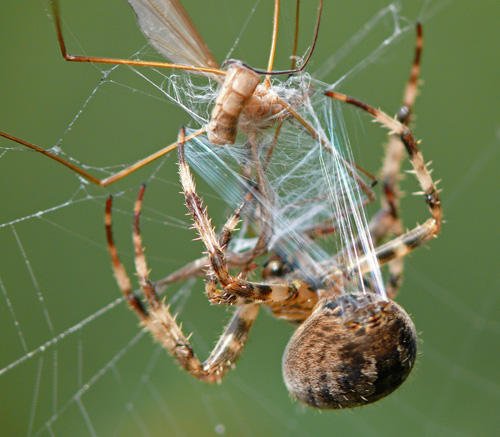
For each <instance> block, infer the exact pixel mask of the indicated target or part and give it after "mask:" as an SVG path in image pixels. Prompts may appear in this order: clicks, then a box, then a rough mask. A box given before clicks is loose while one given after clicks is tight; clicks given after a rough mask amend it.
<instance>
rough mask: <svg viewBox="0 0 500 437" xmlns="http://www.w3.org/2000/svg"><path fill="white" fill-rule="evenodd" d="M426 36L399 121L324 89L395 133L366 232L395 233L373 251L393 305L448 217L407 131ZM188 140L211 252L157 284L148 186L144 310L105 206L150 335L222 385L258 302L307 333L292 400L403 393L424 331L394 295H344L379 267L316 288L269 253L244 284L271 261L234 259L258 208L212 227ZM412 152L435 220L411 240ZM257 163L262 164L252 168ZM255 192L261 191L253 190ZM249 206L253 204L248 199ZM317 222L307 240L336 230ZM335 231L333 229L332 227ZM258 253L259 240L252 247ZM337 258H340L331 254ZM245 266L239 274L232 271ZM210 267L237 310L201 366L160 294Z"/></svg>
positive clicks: (185, 176)
mask: <svg viewBox="0 0 500 437" xmlns="http://www.w3.org/2000/svg"><path fill="white" fill-rule="evenodd" d="M421 49H422V28H421V26H420V25H417V45H416V55H415V59H414V63H413V68H412V74H411V75H410V79H409V81H408V84H407V87H406V92H405V98H404V103H403V106H402V108H401V110H400V112H399V114H398V118H397V119H393V118H391V117H389V116H388V115H387V114H385V113H384V112H382V111H381V110H378V109H375V108H373V107H372V106H369V105H367V104H365V103H363V102H361V101H359V100H356V99H354V98H352V97H349V96H346V95H344V94H340V93H336V92H333V91H327V92H325V94H326V95H327V96H329V97H331V98H333V99H337V100H341V101H343V102H346V103H349V104H352V105H355V106H357V107H359V108H361V109H362V110H364V111H366V112H368V113H369V114H370V115H371V116H372V117H374V118H375V119H376V120H377V121H379V122H380V123H381V124H382V125H383V126H384V127H385V128H387V129H389V130H390V131H391V139H390V141H389V143H388V145H387V148H386V158H385V162H384V165H383V168H382V175H381V178H382V180H383V183H384V193H385V198H384V199H383V201H382V207H381V209H380V211H379V213H377V214H376V215H375V216H374V218H373V219H372V220H371V221H370V224H369V229H370V232H371V235H372V237H373V239H374V241H375V242H376V243H377V244H378V243H379V242H381V241H382V240H384V239H386V238H387V237H388V236H390V235H394V234H396V235H397V237H396V238H393V239H392V240H390V241H388V242H386V243H384V244H382V245H379V246H377V247H376V248H375V256H376V257H377V260H378V263H379V264H380V265H382V264H385V263H388V264H389V269H390V277H389V287H388V288H389V297H390V298H393V297H394V296H395V294H396V291H397V287H398V286H399V284H400V279H401V272H402V264H401V260H402V258H403V257H404V256H405V255H407V254H408V253H410V252H411V251H412V250H413V249H415V248H416V247H418V246H420V245H421V244H423V243H424V242H426V241H428V240H430V239H431V238H433V237H435V236H436V235H437V234H438V233H439V231H440V228H441V221H442V211H441V203H440V199H439V194H438V190H437V189H436V186H435V183H434V182H433V180H432V178H431V175H430V172H429V170H428V169H427V165H426V164H425V161H424V159H423V156H422V153H421V152H420V150H419V148H418V145H417V142H416V141H415V139H414V136H413V134H412V132H411V130H410V129H409V128H408V127H407V124H408V123H409V121H410V115H411V110H412V106H413V102H414V100H415V96H416V91H417V83H418V77H419V71H420V53H421ZM185 142H186V136H185V132H184V130H181V133H180V135H179V139H178V152H179V173H180V180H181V184H182V189H183V193H184V197H185V201H186V206H187V208H188V210H189V213H190V215H191V217H192V219H193V222H194V226H195V228H196V231H197V233H198V235H199V237H200V239H201V240H202V242H203V244H204V246H205V248H206V250H207V256H206V257H203V258H200V259H198V260H196V261H194V262H192V263H190V264H188V265H186V266H185V267H183V268H181V269H179V270H178V271H176V272H174V273H172V274H171V275H169V276H167V277H166V278H164V279H163V280H160V281H158V282H156V283H153V282H152V281H151V280H150V279H149V270H148V267H147V263H146V259H145V255H144V249H143V244H142V238H141V234H140V228H139V219H140V213H141V208H142V202H143V196H144V192H145V187H144V186H143V187H142V188H141V189H140V191H139V195H138V198H137V201H136V203H135V208H134V226H133V242H134V249H135V267H136V272H137V276H138V280H139V284H140V287H141V289H142V291H143V294H144V296H145V299H146V301H147V304H148V305H147V307H146V306H144V305H143V303H142V302H141V300H140V299H139V298H138V297H137V296H135V294H134V293H133V291H132V285H131V281H130V279H129V277H128V275H127V273H126V271H125V268H124V266H123V264H122V263H121V261H120V260H119V258H118V254H117V250H116V247H115V243H114V240H113V235H112V220H111V210H112V198H111V197H109V198H108V201H107V203H106V214H105V223H106V233H107V239H108V248H109V252H110V255H111V259H112V265H113V270H114V274H115V277H116V280H117V282H118V284H119V287H120V289H121V291H122V293H123V295H124V296H125V298H126V301H127V302H128V304H129V306H130V307H131V308H132V309H133V311H134V312H135V313H136V314H137V315H138V316H139V318H140V320H141V324H142V325H143V326H144V327H145V328H146V329H147V330H148V331H150V333H151V334H152V336H153V337H154V338H155V340H156V341H158V342H159V343H160V344H161V345H162V346H163V347H164V348H165V349H166V350H167V351H168V352H169V353H170V354H171V355H172V356H174V357H175V358H176V360H177V361H178V363H179V364H180V366H181V367H182V368H184V369H185V370H186V371H187V372H189V373H190V374H191V375H193V376H194V377H196V378H198V379H200V380H203V381H206V382H220V381H221V380H222V378H223V377H224V375H225V374H226V373H227V371H228V370H229V369H230V368H232V367H233V366H234V363H235V361H236V360H237V358H238V357H239V355H240V354H241V352H242V350H243V347H244V345H245V343H246V341H247V338H248V334H249V331H250V328H251V327H252V324H253V322H254V320H255V318H256V317H257V314H258V311H259V307H260V305H265V306H268V307H269V308H270V309H271V310H272V312H273V313H274V315H275V316H277V317H278V318H282V319H285V320H289V321H291V322H294V323H297V324H298V325H299V326H298V328H297V330H296V331H295V333H294V334H293V336H292V338H291V339H290V341H289V343H288V346H287V348H286V350H285V353H284V357H283V375H284V380H285V384H286V386H287V388H288V390H289V392H290V394H291V395H292V396H294V397H295V398H297V399H299V400H300V401H302V402H304V403H306V404H308V405H310V406H313V407H317V408H348V407H355V406H360V405H365V404H367V403H370V402H374V401H376V400H378V399H380V398H382V397H384V396H385V395H387V394H389V393H391V392H392V391H393V390H394V389H396V388H397V387H398V386H399V385H400V384H401V383H402V382H403V381H404V380H405V379H406V377H407V376H408V374H409V372H410V371H411V369H412V367H413V364H414V361H415V357H416V343H417V335H416V330H415V327H414V325H413V322H412V321H411V319H410V317H409V316H408V315H407V313H406V312H405V311H404V309H403V308H401V307H400V306H399V305H397V304H396V303H395V302H393V301H392V300H391V299H387V298H384V297H382V296H380V295H379V294H376V293H371V292H360V291H355V292H345V284H346V281H349V278H350V277H351V275H352V273H353V272H355V271H359V272H361V273H363V274H364V273H367V272H368V271H369V270H370V269H371V268H372V267H371V266H370V264H369V262H368V260H367V258H366V256H364V257H363V256H362V257H360V258H358V259H357V260H356V263H355V264H351V265H349V264H347V265H344V266H342V269H340V270H341V271H339V270H338V269H335V270H332V271H331V274H330V275H329V277H328V278H326V279H325V280H324V281H323V282H322V286H320V287H318V286H313V285H311V284H310V283H309V282H308V281H307V280H305V279H304V278H303V277H302V276H301V272H300V271H297V270H294V269H293V268H291V267H290V266H285V263H284V261H283V260H282V259H280V257H279V256H276V255H272V254H270V259H269V261H268V263H267V264H266V265H265V266H264V268H263V270H262V276H263V280H262V281H261V282H254V281H250V280H248V279H247V273H248V271H249V270H250V269H251V267H250V264H251V263H253V261H254V260H255V259H256V258H257V257H258V256H261V255H263V254H269V251H268V250H267V248H266V247H265V246H261V247H260V248H259V250H256V249H255V248H254V249H250V250H248V251H246V252H243V253H233V252H231V251H230V250H229V249H228V245H229V242H230V240H231V236H232V233H233V231H234V230H235V228H236V226H237V224H238V222H239V221H240V215H241V210H242V208H244V207H245V203H246V202H251V197H252V195H251V193H250V194H249V195H248V196H246V199H245V202H243V204H242V205H241V206H239V207H238V208H237V209H236V210H235V211H234V213H233V214H232V215H231V216H230V217H229V219H228V220H227V221H226V223H225V224H224V226H223V228H222V231H221V232H220V234H218V235H217V234H216V232H215V230H214V228H213V227H212V225H211V222H210V218H209V216H208V214H207V210H206V208H205V207H204V205H203V201H202V199H201V198H200V197H199V196H198V194H197V193H196V189H195V183H194V179H193V176H192V174H191V171H190V168H189V166H188V164H187V161H186V159H185V152H184V147H185V146H184V143H185ZM404 149H406V152H407V154H408V156H409V160H410V162H411V165H412V167H413V174H414V175H415V177H416V179H417V181H418V183H419V185H420V187H421V189H422V194H423V196H424V198H425V201H426V203H427V206H428V208H429V211H430V214H431V218H429V219H428V220H427V221H425V222H424V223H423V224H421V225H417V226H416V227H414V228H413V229H411V230H409V231H407V232H405V233H403V232H402V225H401V223H400V219H399V216H398V205H399V201H398V198H399V190H398V180H399V172H400V161H401V158H402V154H401V152H402V151H403V152H404ZM255 165H257V166H258V165H260V163H259V162H255ZM258 189H259V187H258V184H257V190H258ZM249 199H250V200H249ZM325 229H326V228H322V227H321V226H320V227H318V228H316V229H312V230H311V234H312V235H316V236H321V235H323V233H324V232H331V231H332V230H326V231H325ZM333 231H334V230H333ZM256 246H258V244H256ZM333 259H334V258H333ZM234 268H239V269H240V270H241V273H239V274H237V275H234V274H233V273H231V269H234ZM205 271H206V287H205V289H206V293H207V297H208V299H209V301H210V302H212V303H216V304H224V305H233V306H235V311H234V314H233V316H232V318H231V320H230V322H229V324H228V325H227V326H226V328H225V329H224V332H223V333H222V335H221V336H220V338H219V340H218V342H217V343H216V345H215V347H214V348H213V350H212V352H211V353H210V355H209V357H208V358H207V359H206V360H205V361H203V362H202V361H201V360H200V359H199V358H198V357H197V356H196V354H195V353H194V351H193V349H192V347H191V344H190V341H189V336H186V335H185V334H184V333H183V331H182V328H181V326H180V324H178V323H177V321H176V318H175V316H173V315H172V314H171V312H170V309H169V306H168V304H166V303H165V302H164V301H163V300H160V298H159V292H160V291H161V289H162V288H163V287H165V286H166V285H167V284H169V283H172V282H175V281H179V280H182V279H186V278H188V277H191V276H195V275H201V274H203V272H205Z"/></svg>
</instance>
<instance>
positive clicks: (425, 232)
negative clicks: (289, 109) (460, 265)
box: [325, 91, 442, 273]
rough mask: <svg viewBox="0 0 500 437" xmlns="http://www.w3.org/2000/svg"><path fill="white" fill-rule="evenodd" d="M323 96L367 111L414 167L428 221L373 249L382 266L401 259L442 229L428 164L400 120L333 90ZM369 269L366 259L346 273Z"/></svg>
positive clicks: (437, 199) (439, 202) (436, 197)
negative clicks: (395, 138) (393, 137)
mask: <svg viewBox="0 0 500 437" xmlns="http://www.w3.org/2000/svg"><path fill="white" fill-rule="evenodd" d="M325 94H326V95H327V96H329V97H331V98H332V99H335V100H339V101H342V102H344V103H348V104H350V105H354V106H356V107H358V108H360V109H362V110H363V111H365V112H368V113H369V114H370V115H371V116H372V117H373V118H374V119H375V120H376V121H378V122H380V123H381V124H382V126H383V127H385V128H386V129H388V130H389V131H390V132H391V134H394V135H398V136H399V138H400V140H401V142H402V143H403V144H404V146H405V149H406V152H407V153H408V156H409V159H410V162H411V165H412V167H413V173H414V175H415V177H416V179H417V181H418V183H419V185H420V187H421V189H422V191H421V192H419V193H417V194H421V195H423V196H424V199H425V202H426V204H427V206H428V208H429V212H430V214H431V218H429V219H427V220H426V221H425V222H424V223H423V224H421V225H417V226H416V227H414V228H413V229H411V230H410V231H407V232H406V233H404V234H403V235H401V236H400V237H398V238H395V239H394V240H391V241H389V242H387V243H386V244H384V245H382V246H380V247H377V248H376V249H375V254H376V256H377V258H378V260H379V262H380V263H381V264H384V263H387V262H389V261H391V260H393V259H397V258H402V257H403V256H405V255H407V254H408V253H410V252H411V251H412V250H413V249H415V248H416V247H418V246H420V245H421V244H423V243H424V242H426V241H428V240H430V239H431V238H433V237H436V236H437V235H438V234H439V232H440V230H441V223H442V209H441V201H440V198H439V192H438V189H437V188H436V185H435V183H434V181H433V179H432V176H431V174H430V171H429V170H428V168H427V164H426V163H425V161H424V158H423V155H422V152H421V151H420V150H419V147H418V143H417V141H416V140H415V138H414V136H413V133H412V131H411V129H410V128H409V127H408V126H406V125H405V124H403V123H401V122H400V121H399V120H396V119H393V118H391V117H390V116H389V115H387V114H386V113H385V112H383V111H381V110H379V109H376V108H374V107H373V106H370V105H368V104H366V103H364V102H362V101H360V100H357V99H355V98H353V97H350V96H347V95H345V94H341V93H337V92H335V91H327V92H325ZM370 269H371V267H370V263H369V260H368V258H367V257H366V256H365V257H361V258H360V259H359V260H357V261H356V262H354V263H353V264H351V265H350V266H348V268H347V272H349V273H350V272H352V271H355V270H360V271H361V272H362V273H364V272H368V271H369V270H370Z"/></svg>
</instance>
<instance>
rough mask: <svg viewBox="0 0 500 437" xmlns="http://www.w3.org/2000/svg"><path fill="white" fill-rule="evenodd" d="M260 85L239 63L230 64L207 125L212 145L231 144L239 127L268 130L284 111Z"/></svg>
mask: <svg viewBox="0 0 500 437" xmlns="http://www.w3.org/2000/svg"><path fill="white" fill-rule="evenodd" d="M259 82H260V75H259V74H257V73H256V72H254V71H253V70H251V69H250V68H248V67H245V66H244V65H243V64H242V63H241V62H237V61H235V62H232V63H231V64H230V66H229V67H228V69H227V75H226V77H225V80H224V82H223V84H222V86H221V89H220V90H219V93H218V95H217V99H216V100H215V106H214V108H213V110H212V115H211V117H210V122H209V123H208V125H207V136H208V140H209V141H210V142H211V143H212V144H216V145H219V146H220V145H224V144H234V142H235V141H236V135H237V134H238V127H239V126H241V127H242V128H243V130H245V131H250V130H255V129H258V128H263V127H267V126H268V125H269V123H270V120H271V118H272V117H273V116H275V115H277V114H278V113H279V112H281V111H282V110H283V109H284V108H283V106H282V105H280V104H279V102H278V99H277V96H276V95H275V94H274V93H273V92H272V91H271V90H270V89H269V88H268V87H266V86H265V85H264V84H259Z"/></svg>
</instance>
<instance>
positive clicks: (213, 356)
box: [105, 186, 259, 382]
mask: <svg viewBox="0 0 500 437" xmlns="http://www.w3.org/2000/svg"><path fill="white" fill-rule="evenodd" d="M144 191H145V186H142V187H141V189H140V191H139V195H138V197H137V200H136V202H135V206H134V231H133V240H134V252H135V265H136V271H137V276H138V279H139V284H140V286H141V289H142V291H143V292H144V295H145V297H146V299H147V301H148V305H149V308H148V309H147V310H146V308H145V307H144V305H143V304H142V302H141V301H140V299H139V298H138V297H137V296H135V295H134V294H133V292H132V286H131V281H130V278H129V276H128V274H127V272H126V270H125V267H124V266H123V264H122V263H121V261H120V259H119V257H118V253H117V250H116V246H115V243H114V240H113V234H112V220H111V208H112V198H111V197H109V198H108V200H107V202H106V212H105V224H106V235H107V238H108V250H109V253H110V255H111V260H112V266H113V271H114V274H115V278H116V281H117V283H118V286H119V287H120V289H121V291H122V294H123V295H124V296H125V299H126V301H127V303H128V304H129V306H130V308H131V309H132V310H133V311H134V312H135V313H136V314H137V315H138V317H139V319H140V321H141V324H142V325H143V326H144V327H145V328H146V329H147V330H148V331H149V332H150V333H151V335H152V336H153V338H154V339H155V340H156V341H157V342H158V343H160V344H161V345H162V346H163V347H164V348H165V349H166V350H167V351H168V352H169V353H170V354H171V355H172V356H173V357H175V358H176V359H177V361H178V362H179V364H180V365H181V367H182V368H183V369H185V370H186V371H187V372H189V373H190V374H191V375H193V376H194V377H196V378H198V379H200V380H203V381H206V382H220V381H221V379H222V378H223V376H224V375H225V374H226V372H227V371H228V370H229V369H231V368H232V367H233V365H234V363H235V361H236V360H237V359H238V357H239V355H240V354H241V351H242V350H243V347H244V345H245V343H246V340H247V338H248V333H249V331H250V328H251V327H252V325H253V322H254V320H255V318H256V317H257V314H258V310H259V308H258V305H257V304H249V305H243V306H241V307H238V308H237V309H236V310H235V311H234V314H233V316H232V317H231V320H230V321H229V323H228V325H227V326H226V328H225V329H224V331H223V333H222V335H221V337H220V338H219V340H218V342H217V343H216V345H215V347H214V349H213V350H212V352H211V353H210V355H209V357H208V358H207V359H206V360H205V361H204V362H201V361H200V360H199V358H198V357H197V356H196V354H195V353H194V351H193V348H192V346H191V344H190V342H189V336H187V335H185V334H184V332H183V330H182V326H181V325H180V324H179V323H177V321H176V317H175V316H173V315H172V314H171V312H170V308H169V306H168V305H167V304H165V303H164V302H163V301H160V300H159V298H158V296H157V293H156V291H155V288H154V285H153V284H152V282H151V281H150V279H149V271H148V266H147V262H146V258H145V255H144V248H143V245H142V238H141V234H140V214H141V209H142V200H143V197H144Z"/></svg>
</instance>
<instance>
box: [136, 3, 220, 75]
mask: <svg viewBox="0 0 500 437" xmlns="http://www.w3.org/2000/svg"><path fill="white" fill-rule="evenodd" d="M129 3H130V5H131V6H132V8H133V9H134V11H135V13H136V15H137V21H138V23H139V27H140V28H141V30H142V32H143V33H144V35H146V37H147V38H148V40H149V42H150V43H151V45H152V46H153V47H154V48H155V49H156V50H158V52H160V53H161V54H162V55H163V56H165V57H166V58H167V59H169V60H170V61H171V62H174V63H176V64H184V65H192V66H195V67H212V68H217V67H218V64H217V61H216V60H215V58H214V57H213V55H212V53H211V52H210V50H209V49H208V47H207V45H206V44H205V41H203V38H202V37H201V35H200V34H199V33H198V31H197V30H196V28H195V27H194V25H193V23H192V22H191V19H190V18H189V15H188V14H187V12H186V10H185V9H184V7H183V6H182V5H181V3H180V1H179V0H129Z"/></svg>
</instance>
